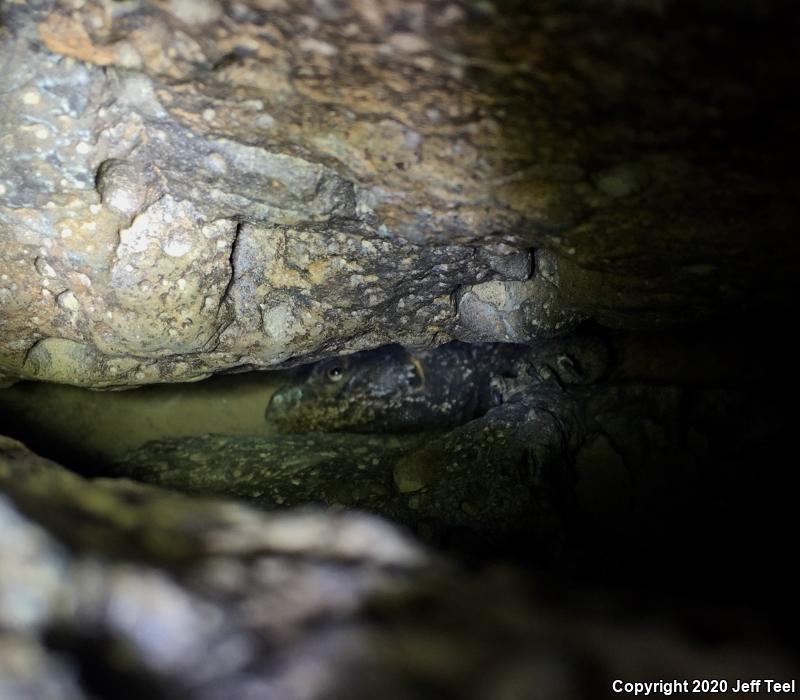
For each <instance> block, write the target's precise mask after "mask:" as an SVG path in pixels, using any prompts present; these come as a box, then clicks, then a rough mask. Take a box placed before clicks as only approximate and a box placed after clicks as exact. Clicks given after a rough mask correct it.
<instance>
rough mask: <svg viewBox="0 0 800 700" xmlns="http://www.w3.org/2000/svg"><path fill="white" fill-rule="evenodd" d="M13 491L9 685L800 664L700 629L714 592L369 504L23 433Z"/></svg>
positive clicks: (250, 689) (407, 686) (745, 669)
mask: <svg viewBox="0 0 800 700" xmlns="http://www.w3.org/2000/svg"><path fill="white" fill-rule="evenodd" d="M0 489H2V491H3V492H4V493H5V494H6V495H2V496H0V557H2V561H3V566H2V567H1V568H0V630H2V632H0V695H2V697H3V698H8V699H9V700H17V699H19V700H22V698H37V699H38V698H41V699H42V700H51V699H52V700H55V699H56V698H58V699H60V700H65V699H66V700H85V699H88V698H96V697H115V698H123V699H128V698H130V699H131V700H133V699H134V698H136V699H138V698H142V697H153V698H163V699H165V700H171V699H172V698H175V699H177V698H182V699H191V700H223V699H225V698H237V699H241V700H250V699H252V700H257V699H258V700H260V699H262V698H270V699H271V700H298V699H299V698H305V699H307V700H332V699H336V698H349V699H351V700H362V699H364V700H366V699H367V698H376V697H380V698H391V699H397V700H401V699H403V700H404V699H406V698H414V699H415V700H417V699H422V700H426V699H428V698H430V699H431V700H433V699H434V698H436V699H442V698H447V699H449V698H453V699H455V698H458V699H467V700H495V699H496V698H505V697H509V698H529V697H544V698H548V700H550V699H552V700H559V699H561V698H564V699H566V698H596V697H598V696H599V697H602V696H604V695H605V694H607V692H608V689H609V688H610V687H611V682H612V681H613V680H615V679H625V680H629V681H652V680H653V679H654V678H670V679H671V678H681V679H682V678H705V677H712V678H728V679H731V680H733V679H735V678H773V679H779V680H790V679H791V678H793V677H794V676H795V675H796V670H797V668H796V665H795V664H793V663H792V661H791V659H790V657H789V656H788V654H787V652H786V651H784V650H783V649H782V648H781V647H779V646H777V645H776V644H775V643H774V641H771V639H770V638H768V637H767V638H765V637H763V636H762V635H756V641H752V640H753V636H752V634H751V636H749V637H747V636H744V637H741V638H737V635H736V634H732V633H731V632H730V626H728V627H724V628H723V629H724V630H725V634H724V635H722V636H720V635H719V634H717V636H714V635H711V636H709V635H708V634H706V635H705V636H704V637H701V638H698V636H697V635H693V634H692V633H691V630H692V629H697V625H698V624H699V623H702V629H704V630H708V629H709V624H710V620H712V619H713V615H712V612H713V609H714V604H713V603H712V602H708V601H707V604H706V605H705V606H704V608H703V609H702V614H700V615H699V616H698V615H696V614H694V613H692V611H691V610H690V609H688V608H684V607H681V606H679V605H678V606H675V605H672V604H668V603H666V602H662V612H661V613H660V614H659V615H658V616H654V615H653V613H652V611H650V612H648V610H647V606H646V605H644V606H643V607H642V608H641V610H640V609H638V608H637V605H636V604H635V603H632V601H631V599H630V596H626V597H625V598H624V600H623V599H621V598H617V597H615V596H611V595H609V594H608V593H606V594H605V595H604V597H602V598H601V600H603V601H604V604H603V605H598V604H597V602H596V601H597V600H598V598H597V595H598V592H594V593H592V594H591V595H588V596H587V595H586V591H585V590H581V591H577V592H575V593H574V594H573V593H571V592H570V591H569V590H568V589H565V588H563V587H562V588H561V590H560V591H559V592H558V595H554V594H553V593H554V592H555V591H554V590H552V589H550V588H549V587H547V586H546V585H540V586H537V587H535V588H531V587H530V586H529V585H528V584H526V583H525V582H524V581H523V579H521V578H520V577H519V576H518V575H516V574H514V573H512V572H510V571H508V570H495V571H491V570H489V571H478V572H468V571H465V570H463V569H461V568H459V567H456V566H454V565H452V564H450V563H449V562H446V561H443V560H442V559H440V558H437V557H434V556H433V555H431V554H430V553H429V552H427V551H426V550H424V549H423V548H422V547H421V546H420V545H418V544H416V543H415V542H413V541H412V540H410V539H409V538H408V537H407V536H405V535H403V534H401V533H399V532H397V531H396V530H395V529H394V528H392V527H391V526H389V525H388V524H387V523H385V522H383V521H380V520H377V519H374V518H371V517H367V516H363V515H359V514H354V513H338V514H332V513H325V512H320V511H306V512H291V511H289V512H285V513H280V514H278V513H273V514H264V513H257V512H254V511H251V510H249V509H247V508H245V507H243V506H239V505H235V504H232V503H226V502H222V501H210V500H200V499H192V498H187V497H185V496H180V495H177V494H174V493H170V492H167V491H162V490H160V489H157V488H152V487H145V486H141V485H137V484H133V483H130V482H126V481H110V480H95V481H87V480H85V479H82V478H80V477H77V476H75V475H74V474H70V473H69V472H66V471H65V470H63V469H62V468H61V467H59V466H58V465H57V464H54V463H53V462H49V461H47V460H43V459H41V458H39V457H37V456H35V455H34V454H32V453H31V452H29V451H28V450H27V449H25V448H24V447H23V446H22V445H21V444H20V443H17V442H15V441H13V440H9V439H7V438H0ZM743 619H744V620H745V621H747V620H748V619H749V618H748V616H747V613H743ZM747 624H749V623H748V622H744V623H743V626H742V629H745V630H746V629H748V628H747ZM713 629H716V628H713ZM752 697H768V696H767V695H763V696H762V695H753V696H752Z"/></svg>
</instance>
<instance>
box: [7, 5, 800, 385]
mask: <svg viewBox="0 0 800 700" xmlns="http://www.w3.org/2000/svg"><path fill="white" fill-rule="evenodd" d="M529 5H530V3H516V2H515V3H502V4H501V3H492V2H482V3H478V4H475V3H462V2H457V1H456V0H453V1H452V2H447V3H445V2H438V1H434V0H429V1H427V2H422V1H415V2H412V3H407V2H395V1H391V2H382V3H373V2H369V1H365V0H348V1H345V2H329V1H327V0H313V1H312V0H303V2H292V3H288V2H283V1H282V0H276V1H274V2H266V3H265V2H256V1H255V0H253V1H252V2H236V3H220V2H216V0H203V1H202V2H198V3H189V2H182V1H178V0H175V1H174V2H172V1H171V2H165V3H154V2H153V3H150V2H144V1H143V0H141V1H140V0H131V1H130V2H124V3H107V2H102V1H101V0H77V1H72V0H41V1H37V2H27V3H15V2H13V3H12V2H8V3H4V4H3V5H2V6H0V12H2V17H1V18H0V19H1V21H0V66H2V67H3V69H2V71H1V72H0V103H1V105H0V169H1V170H0V338H1V340H0V372H2V373H3V375H4V376H5V378H6V380H8V381H11V380H13V379H14V378H17V377H30V378H36V379H44V380H51V381H59V382H69V383H75V384H81V385H85V386H92V387H107V386H128V385H140V384H147V383H153V382H165V381H189V380H193V379H198V378H201V377H204V376H207V375H208V374H210V373H213V372H219V371H225V370H230V369H232V368H242V367H268V366H275V365H279V364H287V363H288V364H291V363H296V362H298V361H300V360H301V359H304V360H311V359H315V358H319V357H324V356H330V355H335V354H340V353H343V352H351V351H355V350H360V349H364V348H369V347H375V346H378V345H381V344H385V343H388V342H401V343H405V344H410V345H428V346H430V345H437V344H440V343H442V342H445V341H447V340H449V339H451V338H453V337H458V338H462V339H466V340H514V341H520V342H528V341H530V340H531V339H532V338H536V337H539V336H542V335H549V334H553V333H560V332H563V331H565V330H567V329H568V328H570V327H571V326H572V325H574V324H575V322H576V321H577V320H579V319H581V318H586V317H592V318H595V319H597V320H599V321H601V322H603V323H606V324H610V325H617V326H630V327H641V326H652V325H658V324H663V323H666V322H674V321H684V320H687V319H700V318H707V317H709V316H724V317H728V318H731V317H735V316H738V315H741V314H742V313H743V312H744V314H745V315H747V314H749V313H751V312H752V311H753V309H756V308H759V306H763V305H768V306H769V308H774V309H779V308H781V307H782V306H786V305H788V304H789V302H787V301H786V299H790V298H791V296H792V294H791V292H792V290H793V289H794V288H795V287H794V281H793V279H794V277H793V275H792V274H791V270H789V269H787V267H788V266H784V265H781V264H779V263H776V262H775V261H774V259H773V251H775V250H780V251H781V252H782V257H783V258H784V259H786V260H789V259H793V258H794V257H795V256H796V253H797V250H796V245H797V240H798V237H797V236H795V235H790V234H791V233H792V230H793V229H792V227H793V225H794V221H795V220H796V215H795V203H796V200H797V185H796V179H795V178H794V177H792V175H791V173H792V169H791V168H792V163H794V162H795V161H796V154H794V153H793V148H794V146H795V145H796V142H797V139H795V138H793V137H792V135H791V134H792V131H791V130H792V129H793V128H794V124H795V120H794V119H793V117H792V111H791V110H790V109H788V106H787V105H788V103H786V104H784V103H785V100H787V99H788V98H789V96H790V95H791V94H792V90H791V83H790V82H789V81H791V79H792V76H793V75H794V72H793V69H792V65H791V56H792V52H791V51H790V50H784V49H783V46H784V41H785V42H789V43H787V44H786V45H787V46H788V45H790V42H791V41H792V40H793V36H794V32H793V27H794V23H793V19H792V17H793V16H785V12H784V5H782V4H774V6H773V9H772V11H769V9H768V10H767V11H766V12H764V13H761V14H759V13H757V12H753V11H752V10H753V8H751V11H750V14H751V15H753V16H751V17H747V11H746V8H745V13H744V14H745V18H746V21H747V32H748V36H749V43H748V47H749V48H748V50H747V51H742V50H741V48H740V33H739V32H738V30H737V24H736V22H737V21H739V20H738V19H737V17H736V16H735V13H734V16H733V17H732V18H731V17H728V18H726V19H725V20H724V21H719V20H716V21H715V20H714V19H713V14H711V15H709V14H703V13H702V12H698V13H696V14H693V13H692V12H689V13H688V14H681V13H680V12H679V9H680V3H676V4H675V7H673V6H672V5H670V4H662V3H657V4H656V5H657V6H658V7H656V6H655V5H654V6H653V7H652V8H651V10H652V9H658V8H661V10H663V12H662V14H661V15H658V14H656V15H655V16H648V15H647V14H644V15H643V14H641V12H640V11H630V12H622V11H620V9H619V7H622V5H620V4H616V5H619V7H616V5H615V6H610V5H606V4H603V3H592V4H585V5H584V4H576V3H570V2H543V3H536V5H535V6H534V7H529ZM615 8H616V9H615ZM670 8H671V9H670ZM634 9H636V8H634ZM639 10H641V8H639ZM751 56H758V60H750V57H751ZM762 105H768V107H766V108H763V107H762ZM756 117H758V119H756ZM531 249H536V252H535V256H534V257H535V260H534V261H532V258H531V253H530V251H531Z"/></svg>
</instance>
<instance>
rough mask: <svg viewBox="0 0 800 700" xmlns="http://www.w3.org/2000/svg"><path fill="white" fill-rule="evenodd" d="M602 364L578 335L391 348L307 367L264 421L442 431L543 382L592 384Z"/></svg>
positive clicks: (601, 352) (590, 342)
mask: <svg viewBox="0 0 800 700" xmlns="http://www.w3.org/2000/svg"><path fill="white" fill-rule="evenodd" d="M605 365H606V356H605V347H604V346H602V345H601V344H598V342H597V341H596V340H595V339H591V338H585V337H581V336H578V337H574V338H570V339H566V340H556V341H547V342H543V343H542V344H541V345H538V346H537V347H529V346H525V345H517V344H511V343H482V344H467V343H461V342H452V343H448V344H447V345H443V346H440V347H438V348H434V349H430V350H411V349H406V348H402V347H400V346H397V345H391V346H386V347H382V348H377V349H375V350H368V351H365V352H359V353H355V354H353V355H347V356H344V357H337V358H332V359H329V360H324V361H322V362H318V363H316V364H314V365H312V366H311V367H309V368H305V369H304V370H302V372H301V373H299V374H298V376H297V378H296V381H295V382H293V383H290V384H288V385H286V386H284V387H281V388H280V389H279V390H278V391H277V392H276V393H275V395H274V396H273V397H272V400H271V401H270V404H269V406H268V407H267V411H266V419H267V421H269V422H270V423H272V424H273V425H275V426H276V427H277V428H278V430H280V431H281V432H285V433H297V432H317V431H320V432H338V431H349V432H363V433H376V432H377V433H407V432H421V431H426V430H445V429H449V428H453V427H456V426H459V425H463V424H464V423H467V422H469V421H470V420H473V419H474V418H477V417H479V416H482V415H484V414H485V413H486V412H487V411H488V410H489V409H491V408H492V407H494V406H498V405H500V404H502V403H504V402H505V401H507V400H509V399H510V398H511V397H512V396H513V395H514V394H517V393H519V392H520V391H523V392H524V391H527V390H529V389H531V388H532V387H535V386H536V385H539V384H541V383H543V382H547V383H556V384H560V385H570V384H583V383H591V382H593V381H595V380H596V379H597V378H598V377H599V376H600V375H601V374H602V372H603V371H604V370H605Z"/></svg>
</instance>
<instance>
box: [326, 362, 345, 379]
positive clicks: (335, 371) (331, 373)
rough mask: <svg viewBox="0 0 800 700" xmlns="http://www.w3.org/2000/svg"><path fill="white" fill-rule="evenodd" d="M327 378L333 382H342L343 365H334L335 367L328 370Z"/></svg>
mask: <svg viewBox="0 0 800 700" xmlns="http://www.w3.org/2000/svg"><path fill="white" fill-rule="evenodd" d="M325 376H327V377H328V379H329V380H330V381H332V382H340V381H341V380H342V378H343V377H344V370H343V369H342V367H341V365H333V367H329V368H328V371H327V372H326V373H325Z"/></svg>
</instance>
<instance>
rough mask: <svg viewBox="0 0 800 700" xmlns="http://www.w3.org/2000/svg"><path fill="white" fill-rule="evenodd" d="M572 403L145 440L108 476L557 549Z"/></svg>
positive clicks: (454, 540) (479, 551) (445, 537)
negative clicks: (428, 423)
mask: <svg viewBox="0 0 800 700" xmlns="http://www.w3.org/2000/svg"><path fill="white" fill-rule="evenodd" d="M577 421H578V417H577V416H576V415H575V408H574V406H573V404H572V402H570V401H568V400H566V399H564V398H563V397H553V396H552V395H551V394H550V393H549V392H547V391H543V392H542V396H540V398H539V401H538V402H536V403H534V402H530V403H528V402H522V401H518V402H514V403H511V404H508V405H506V406H502V407H500V408H496V409H493V410H492V411H490V412H489V413H488V414H486V416H484V417H483V418H479V419H476V420H473V421H471V422H470V423H468V424H467V425H465V426H462V427H459V428H456V429H454V430H452V431H450V432H448V433H445V434H444V435H440V436H430V435H428V436H426V437H423V436H418V435H414V436H403V437H399V436H398V437H391V438H387V437H384V436H370V435H358V434H336V435H334V434H325V433H307V434H300V435H276V436H273V437H269V438H237V437H224V436H213V435H212V436H207V437H199V438H190V439H180V438H175V439H168V440H157V441H153V442H149V443H146V444H145V445H144V446H142V447H141V448H140V449H138V450H135V451H134V452H132V453H130V454H129V455H127V456H126V457H125V458H124V459H122V460H121V461H119V462H118V463H116V464H114V465H113V466H112V467H111V468H110V469H109V470H108V471H107V473H108V474H111V475H114V476H125V477H129V478H132V479H136V480H137V481H143V482H145V483H151V484H157V485H159V486H167V487H169V488H174V489H177V490H180V491H183V492H188V493H199V494H217V495H229V496H236V497H239V498H243V499H245V500H248V501H251V502H255V503H257V504H259V505H260V506H262V507H263V508H266V509H267V510H269V509H274V508H280V507H286V506H301V505H309V504H323V505H327V506H333V507H348V508H358V509H361V510H366V511H370V512H373V513H377V514H380V515H382V516H384V517H387V518H390V519H391V520H393V521H395V522H399V523H402V524H405V525H407V526H409V527H411V528H412V529H413V530H414V531H415V532H416V533H417V534H418V535H419V536H421V537H422V538H423V539H425V540H426V541H428V542H429V543H432V544H436V545H438V546H446V547H449V548H453V549H458V550H459V551H460V552H461V553H462V554H464V555H467V556H470V555H472V556H480V555H485V554H486V553H487V552H493V553H495V554H497V553H499V552H500V551H502V550H504V549H506V550H513V549H514V548H515V547H519V546H520V541H524V543H525V544H524V547H525V548H526V549H527V550H529V551H530V552H532V551H533V550H534V548H539V549H540V550H542V552H543V553H550V552H553V551H554V550H556V549H558V547H559V545H560V543H561V540H562V539H563V537H564V531H563V526H560V525H561V524H560V521H559V515H560V514H559V513H558V511H557V506H558V504H559V500H558V498H559V496H561V495H562V492H563V491H564V490H565V488H566V485H565V484H564V483H563V482H566V481H567V480H568V479H569V478H570V476H571V474H572V472H571V469H570V466H569V465H570V463H571V454H570V450H571V447H574V444H575V442H576V435H575V434H574V433H576V432H578V430H579V427H578V425H577Z"/></svg>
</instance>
